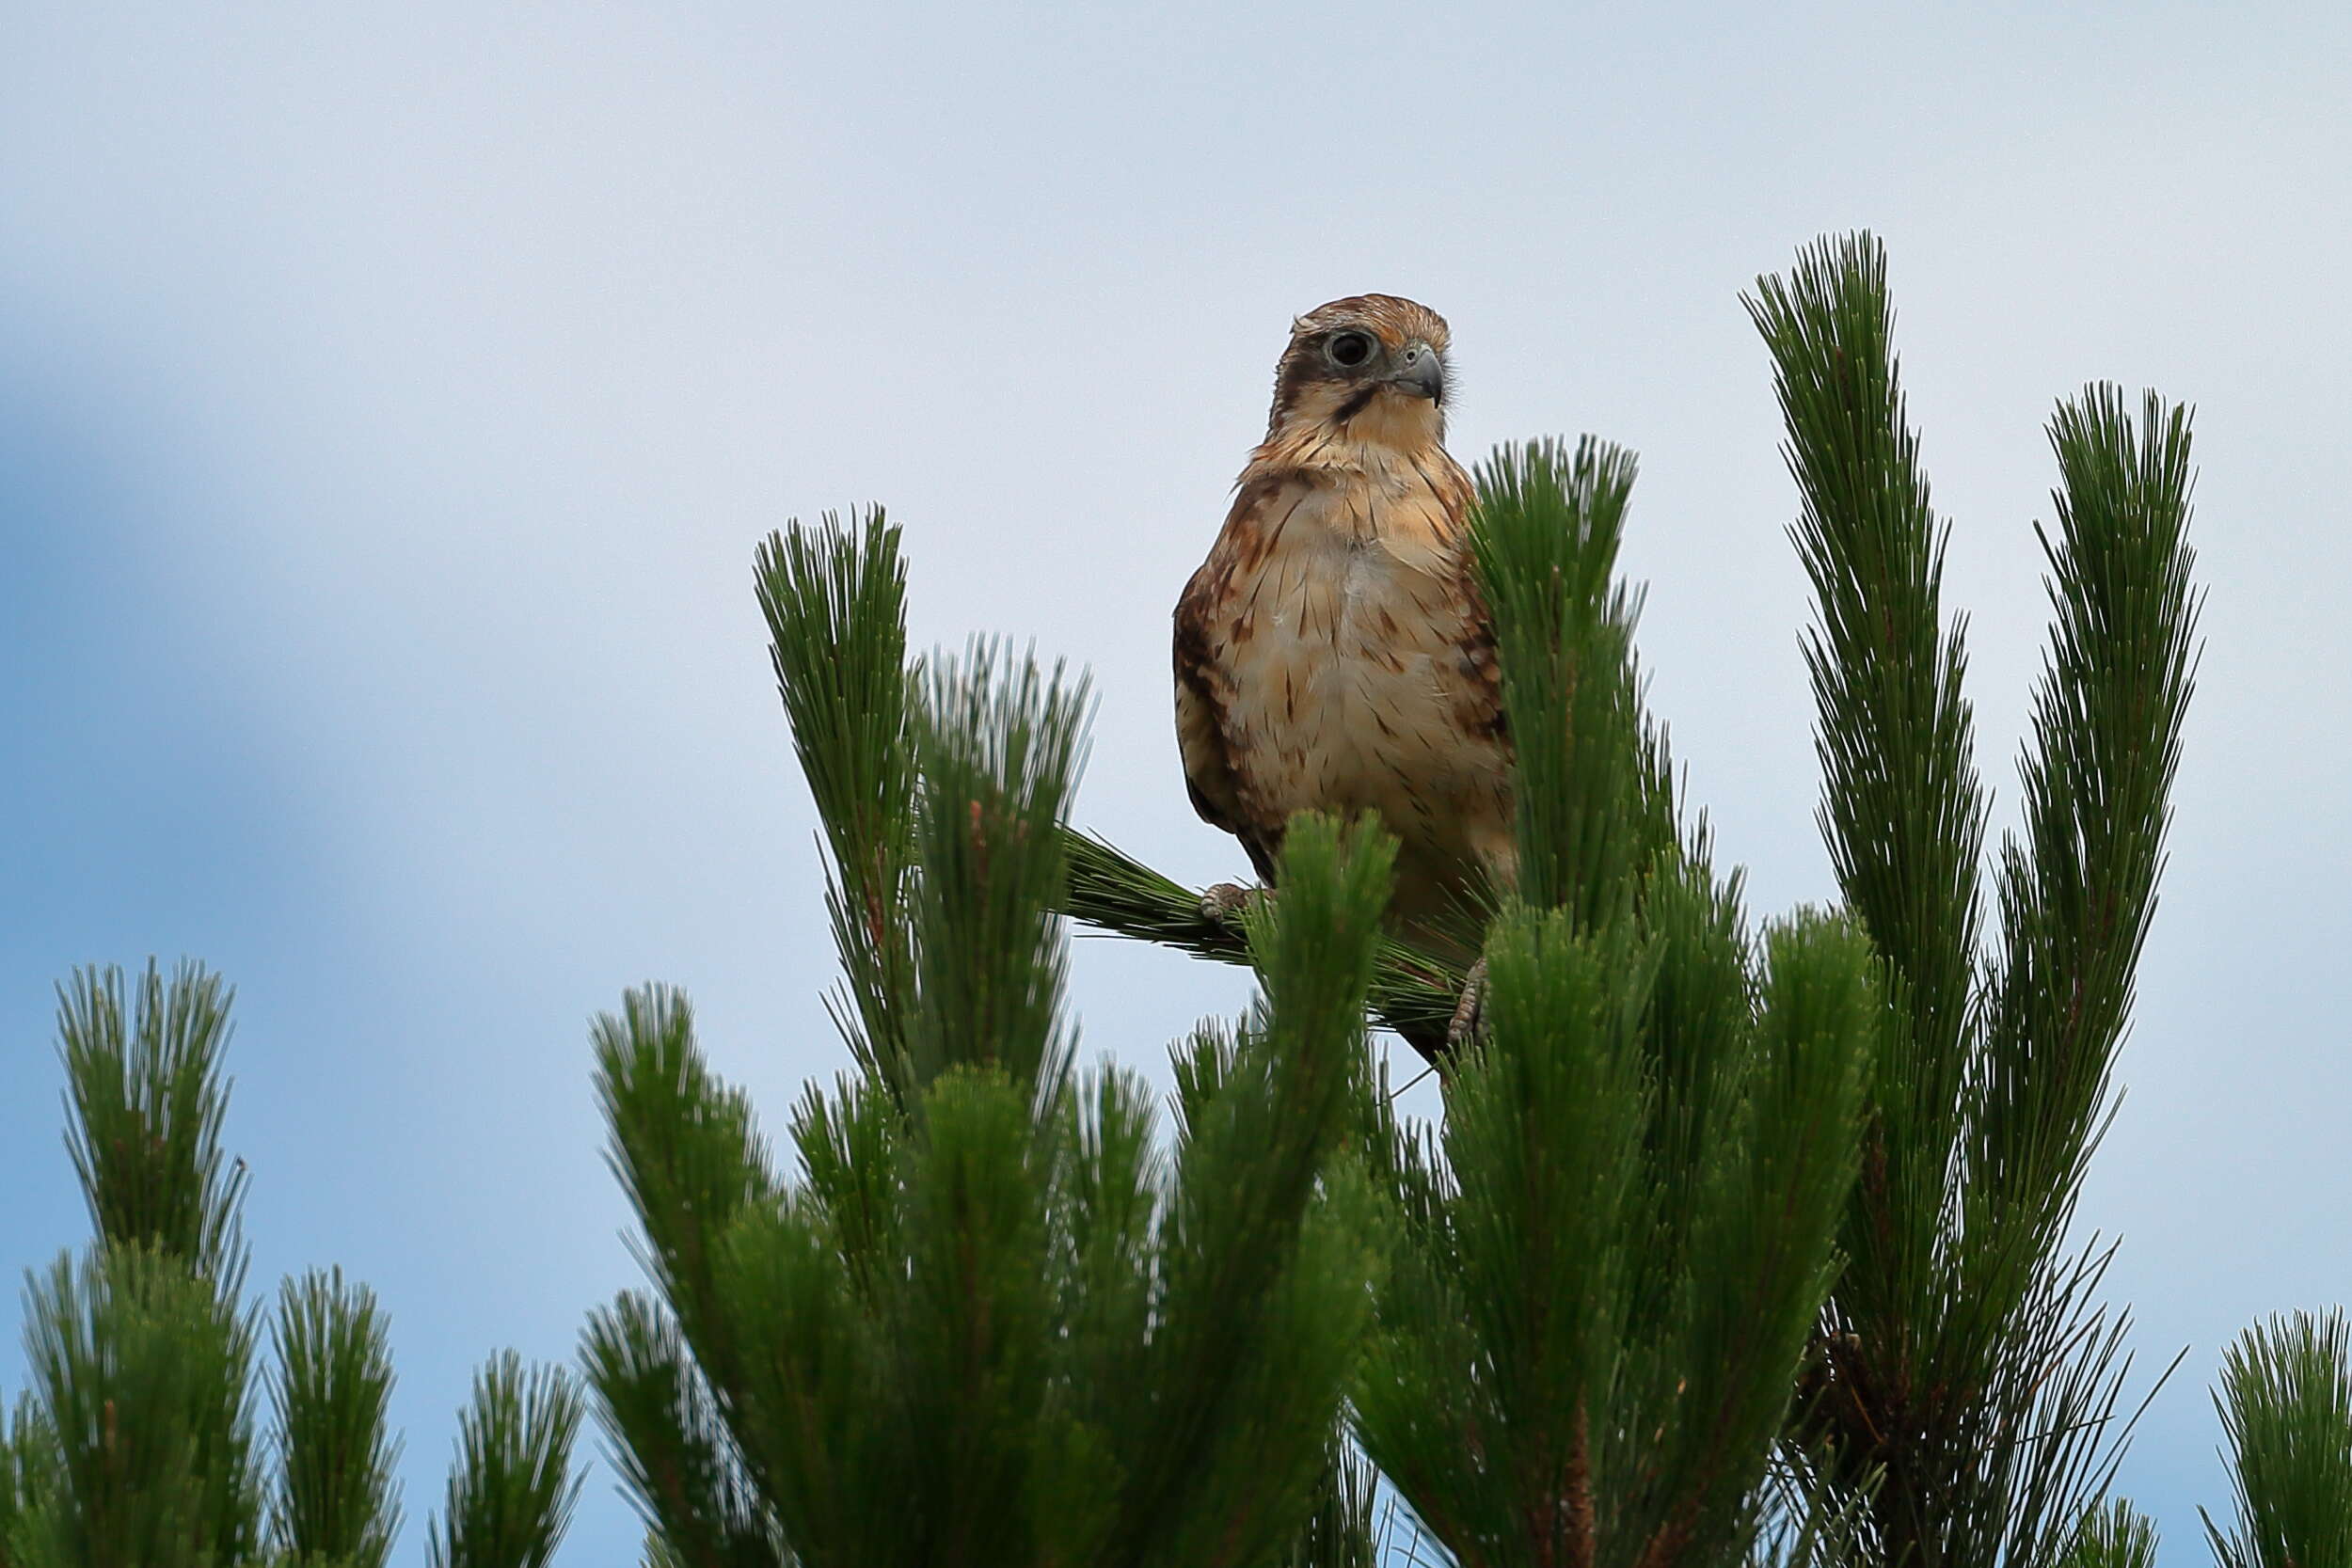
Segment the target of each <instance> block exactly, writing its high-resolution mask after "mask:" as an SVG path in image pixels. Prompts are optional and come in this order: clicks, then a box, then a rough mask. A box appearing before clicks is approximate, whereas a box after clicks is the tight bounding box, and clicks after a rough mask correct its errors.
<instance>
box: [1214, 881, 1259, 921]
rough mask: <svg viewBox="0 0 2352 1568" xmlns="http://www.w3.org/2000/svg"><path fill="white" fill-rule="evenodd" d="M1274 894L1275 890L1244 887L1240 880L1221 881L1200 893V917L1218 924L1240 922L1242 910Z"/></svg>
mask: <svg viewBox="0 0 2352 1568" xmlns="http://www.w3.org/2000/svg"><path fill="white" fill-rule="evenodd" d="M1273 896H1274V890H1273V889H1271V888H1263V887H1244V886H1242V885H1241V884H1240V883H1239V882H1219V883H1217V884H1216V886H1215V887H1213V888H1210V889H1209V890H1208V891H1207V892H1205V893H1203V894H1201V895H1200V918H1201V919H1203V920H1206V921H1210V922H1212V923H1214V924H1216V925H1218V926H1232V925H1235V924H1238V923H1239V921H1240V919H1241V914H1242V911H1244V910H1246V909H1248V908H1249V906H1250V905H1252V904H1258V903H1263V902H1264V901H1265V900H1266V899H1268V898H1271V897H1273Z"/></svg>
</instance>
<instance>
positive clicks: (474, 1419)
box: [425, 1351, 580, 1568]
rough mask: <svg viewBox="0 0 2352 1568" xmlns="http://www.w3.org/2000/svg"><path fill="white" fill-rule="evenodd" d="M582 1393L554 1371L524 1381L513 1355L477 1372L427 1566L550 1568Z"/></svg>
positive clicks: (569, 1501)
mask: <svg viewBox="0 0 2352 1568" xmlns="http://www.w3.org/2000/svg"><path fill="white" fill-rule="evenodd" d="M579 1430H580V1395H579V1393H578V1392H577V1390H576V1389H575V1388H574V1387H573V1386H572V1382H571V1379H570V1378H569V1377H568V1376H567V1375H566V1374H565V1373H564V1370H562V1369H561V1368H557V1367H541V1368H538V1369H536V1370H533V1371H532V1372H530V1373H528V1374H526V1373H525V1371H524V1370H523V1364H522V1358H521V1357H520V1356H518V1355H516V1354H515V1353H514V1352H512V1351H507V1352H504V1353H502V1354H500V1355H499V1356H497V1357H495V1358H494V1359H493V1360H492V1361H491V1362H490V1363H489V1364H488V1365H487V1366H485V1367H484V1368H483V1369H482V1370H480V1371H478V1372H476V1373H475V1374H474V1385H473V1398H472V1400H471V1401H470V1402H469V1403H468V1405H467V1407H466V1408H465V1410H464V1411H462V1412H461V1413H460V1414H459V1417H458V1453H457V1462H456V1464H455V1465H453V1467H452V1468H451V1471H450V1478H449V1497H448V1502H447V1504H446V1511H445V1512H444V1513H443V1514H442V1515H441V1517H440V1518H439V1519H437V1521H435V1525H434V1528H433V1530H432V1532H431V1536H430V1538H429V1540H428V1541H427V1543H426V1547H425V1560H426V1561H428V1562H429V1563H431V1564H432V1565H433V1568H547V1565H548V1563H549V1562H550V1561H552V1560H553V1559H554V1557H555V1548H556V1544H558V1543H559V1542H561V1541H562V1540H563V1538H564V1529H565V1528H566V1527H567V1526H569V1524H570V1523H571V1515H572V1506H573V1504H574V1503H576V1502H577V1501H578V1500H579V1498H580V1481H579V1479H578V1478H576V1477H574V1476H573V1475H572V1474H571V1454H572V1440H573V1438H574V1436H575V1435H576V1434H577V1433H578V1432H579Z"/></svg>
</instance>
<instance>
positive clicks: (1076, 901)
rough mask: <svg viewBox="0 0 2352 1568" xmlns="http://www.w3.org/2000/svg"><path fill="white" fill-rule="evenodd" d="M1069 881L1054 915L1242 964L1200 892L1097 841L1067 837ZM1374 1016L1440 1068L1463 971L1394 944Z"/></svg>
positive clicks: (1384, 962) (1244, 950)
mask: <svg viewBox="0 0 2352 1568" xmlns="http://www.w3.org/2000/svg"><path fill="white" fill-rule="evenodd" d="M1063 852H1064V854H1065V856H1066V857H1067V863H1068V866H1069V879H1068V883H1067V885H1066V886H1065V888H1064V890H1063V892H1062V895H1061V896H1060V898H1059V900H1058V901H1057V906H1056V907H1057V909H1059V910H1060V911H1061V912H1062V913H1063V914H1066V915H1068V916H1069V917H1070V918H1071V919H1073V920H1075V921H1077V922H1078V923H1079V924H1081V925H1085V926H1091V927H1094V928H1095V929H1096V930H1099V931H1106V932H1108V933H1110V934H1111V935H1113V936H1121V937H1131V938H1134V939H1135V940H1136V941H1139V942H1156V943H1158V944H1159V945H1161V946H1163V947H1173V948H1176V949H1177V950H1179V951H1180V952H1185V953H1190V954H1192V955H1193V956H1194V957H1195V958H1213V959H1216V961H1218V962H1220V963H1232V964H1247V963H1248V961H1249V944H1248V936H1247V935H1246V933H1245V932H1244V931H1243V930H1242V928H1241V927H1240V926H1239V925H1238V924H1233V923H1228V922H1225V921H1220V920H1216V919H1214V918H1212V917H1210V916H1209V915H1206V914H1204V913H1202V912H1201V908H1200V893H1199V892H1197V891H1195V890H1193V889H1189V888H1186V887H1184V885H1183V884H1182V883H1180V882H1175V881H1171V880H1170V879H1168V878H1166V877H1163V876H1162V875H1160V874H1159V873H1158V872H1156V871H1154V870H1152V868H1151V867H1150V866H1148V865H1145V864H1144V863H1142V862H1141V861H1138V860H1136V859H1135V858H1134V857H1132V856H1130V855H1128V854H1126V853H1124V852H1123V851H1121V850H1120V849H1117V848H1115V847H1112V846H1111V845H1109V844H1106V843H1104V841H1103V840H1102V839H1099V838H1095V837H1091V836H1089V835H1087V834H1084V833H1079V832H1070V831H1065V832H1064V836H1063ZM1367 994H1368V996H1369V998H1370V1005H1371V1012H1372V1016H1373V1017H1374V1018H1375V1020H1377V1021H1378V1022H1381V1023H1383V1024H1386V1025H1387V1026H1388V1027H1390V1028H1391V1029H1393V1030H1395V1031H1396V1032H1397V1033H1398V1034H1399V1035H1401V1036H1403V1037H1404V1038H1405V1039H1406V1042H1407V1043H1409V1044H1410V1045H1411V1046H1412V1047H1413V1049H1414V1050H1416V1051H1418V1052H1420V1053H1422V1056H1423V1057H1424V1058H1425V1059H1427V1060H1428V1061H1430V1062H1432V1063H1441V1062H1442V1060H1443V1053H1444V1051H1445V1037H1446V1029H1447V1026H1448V1024H1450V1023H1451V1022H1453V1018H1454V1005H1455V1004H1456V1003H1457V1002H1458V1001H1459V1000H1460V997H1461V994H1462V971H1461V968H1460V966H1459V965H1457V964H1454V963H1450V962H1448V961H1446V960H1444V959H1441V958H1437V957H1435V956H1433V955H1431V954H1428V953H1424V952H1422V951H1421V950H1420V949H1418V948H1415V947H1410V946H1407V945H1406V943H1404V942H1398V941H1396V940H1394V939H1393V938H1383V939H1382V940H1381V942H1379V944H1378V946H1377V948H1376V949H1375V956H1374V959H1373V972H1372V985H1371V989H1370V990H1369V992H1368V993H1367Z"/></svg>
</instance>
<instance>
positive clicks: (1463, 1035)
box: [1445, 958, 1486, 1054]
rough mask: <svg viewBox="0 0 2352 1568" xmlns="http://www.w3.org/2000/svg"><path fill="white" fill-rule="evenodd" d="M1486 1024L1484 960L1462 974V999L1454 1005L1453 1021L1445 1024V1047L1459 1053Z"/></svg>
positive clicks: (1448, 1051)
mask: <svg viewBox="0 0 2352 1568" xmlns="http://www.w3.org/2000/svg"><path fill="white" fill-rule="evenodd" d="M1485 1027H1486V959H1485V958H1481V959H1479V960H1478V961H1477V962H1476V963H1474V964H1472V965H1470V973H1469V974H1465V975H1464V976H1462V999H1461V1000H1460V1001H1459V1002H1457V1003H1455V1004H1454V1022H1451V1023H1449V1024H1447V1025H1446V1029H1445V1048H1446V1051H1447V1053H1449V1054H1459V1053H1460V1052H1461V1050H1462V1048H1463V1047H1464V1046H1466V1045H1468V1044H1470V1041H1472V1040H1474V1039H1476V1038H1477V1037H1478V1032H1479V1031H1480V1030H1481V1029H1484V1028H1485Z"/></svg>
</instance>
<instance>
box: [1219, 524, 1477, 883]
mask: <svg viewBox="0 0 2352 1568" xmlns="http://www.w3.org/2000/svg"><path fill="white" fill-rule="evenodd" d="M1382 499H1383V498H1380V497H1378V496H1376V495H1375V494H1372V493H1369V492H1367V491H1363V490H1358V491H1354V492H1351V491H1348V490H1344V489H1334V490H1330V491H1326V492H1323V493H1320V494H1311V495H1310V496H1308V497H1306V498H1305V499H1303V500H1300V501H1298V502H1297V504H1295V505H1294V506H1292V507H1290V508H1289V509H1287V510H1286V511H1285V510H1282V509H1277V513H1278V515H1280V516H1281V517H1282V523H1281V526H1280V527H1279V530H1278V531H1276V532H1275V533H1274V534H1273V535H1271V536H1270V537H1268V538H1267V539H1266V540H1265V541H1264V546H1263V549H1262V550H1260V551H1258V552H1256V556H1255V559H1254V560H1251V561H1248V562H1246V563H1245V564H1243V565H1242V567H1241V569H1240V570H1239V571H1237V573H1236V577H1235V580H1234V581H1233V583H1232V593H1231V594H1230V595H1229V596H1228V597H1227V599H1226V603H1227V605H1228V606H1229V607H1230V612H1229V614H1228V616H1227V618H1226V619H1227V624H1226V626H1223V627H1221V628H1220V629H1221V630H1222V631H1223V632H1224V633H1225V636H1224V637H1223V638H1222V639H1221V640H1220V641H1223V642H1224V644H1225V646H1224V656H1225V660H1226V662H1227V666H1228V671H1229V673H1230V679H1231V684H1230V688H1229V693H1228V697H1227V705H1226V713H1225V721H1226V724H1227V726H1228V733H1229V734H1230V735H1231V736H1232V738H1233V739H1234V740H1235V741H1236V742H1237V743H1238V744H1236V745H1235V747H1234V752H1235V755H1236V761H1237V762H1238V763H1239V765H1240V766H1239V769H1238V770H1239V771H1240V772H1241V774H1242V775H1243V777H1242V780H1241V782H1242V784H1243V785H1244V787H1245V789H1246V790H1247V791H1248V793H1249V794H1251V795H1253V796H1255V797H1256V798H1257V799H1258V801H1259V803H1260V805H1261V807H1262V809H1263V811H1264V812H1265V813H1266V814H1267V815H1269V816H1271V817H1272V818H1273V819H1275V820H1278V821H1279V820H1281V819H1284V818H1286V817H1287V816H1290V815H1291V814H1292V813H1294V812H1296V811H1301V810H1309V809H1317V810H1327V811H1338V812H1341V813H1343V814H1348V815H1355V814H1359V813H1361V812H1364V811H1376V812H1378V813H1379V814H1380V816H1381V817H1382V818H1383V819H1384V821H1386V823H1387V824H1388V826H1389V828H1390V830H1391V832H1395V833H1397V834H1398V836H1399V837H1400V838H1401V839H1402V840H1404V841H1405V842H1404V848H1405V850H1406V853H1407V854H1408V856H1410V855H1413V854H1415V853H1416V852H1419V853H1423V854H1434V855H1436V856H1438V857H1439V858H1441V859H1447V860H1461V861H1470V860H1473V859H1477V858H1481V857H1482V849H1483V847H1482V845H1481V844H1480V843H1479V842H1477V841H1479V840H1481V839H1483V838H1485V837H1487V836H1490V835H1491V833H1492V832H1494V831H1496V829H1497V826H1498V824H1500V831H1502V832H1504V833H1506V834H1507V832H1508V816H1509V809H1508V784H1507V780H1508V759H1507V756H1506V755H1505V753H1504V752H1502V747H1501V743H1500V740H1499V737H1498V736H1496V735H1495V733H1494V732H1493V726H1492V724H1491V721H1490V720H1491V702H1492V699H1491V693H1490V692H1488V691H1486V690H1485V689H1482V688H1481V687H1480V686H1479V684H1478V682H1477V681H1476V680H1475V678H1474V674H1475V673H1474V672H1473V671H1472V670H1471V669H1470V666H1469V663H1468V660H1467V657H1466V654H1465V649H1466V646H1467V645H1468V644H1469V643H1470V641H1472V640H1473V638H1474V637H1475V635H1476V633H1477V631H1478V628H1477V626H1475V625H1474V624H1473V623H1474V619H1475V614H1476V611H1475V607H1474V605H1473V604H1472V602H1471V601H1470V597H1469V594H1468V592H1467V587H1466V579H1465V577H1464V574H1463V570H1462V562H1461V558H1460V555H1459V551H1460V550H1461V548H1462V547H1463V546H1462V544H1461V542H1460V540H1459V538H1458V536H1456V535H1454V534H1453V533H1451V532H1450V531H1447V530H1445V529H1444V528H1443V527H1442V526H1441V525H1442V524H1443V522H1444V519H1443V518H1442V517H1436V516H1430V515H1421V516H1415V517H1410V518H1408V517H1405V516H1403V515H1400V514H1401V513H1402V512H1403V510H1404V508H1405V507H1406V504H1408V503H1407V502H1402V501H1396V500H1393V499H1391V500H1390V502H1389V505H1388V507H1387V508H1385V510H1387V511H1388V514H1389V515H1387V516H1383V515H1382V513H1383V511H1384V508H1383V506H1382V505H1381V501H1382ZM1423 505H1424V508H1428V507H1434V506H1435V505H1436V500H1435V498H1430V499H1428V500H1427V501H1426V502H1424V503H1423ZM1384 524H1385V525H1388V526H1385V527H1384V526H1383V525H1384Z"/></svg>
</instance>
